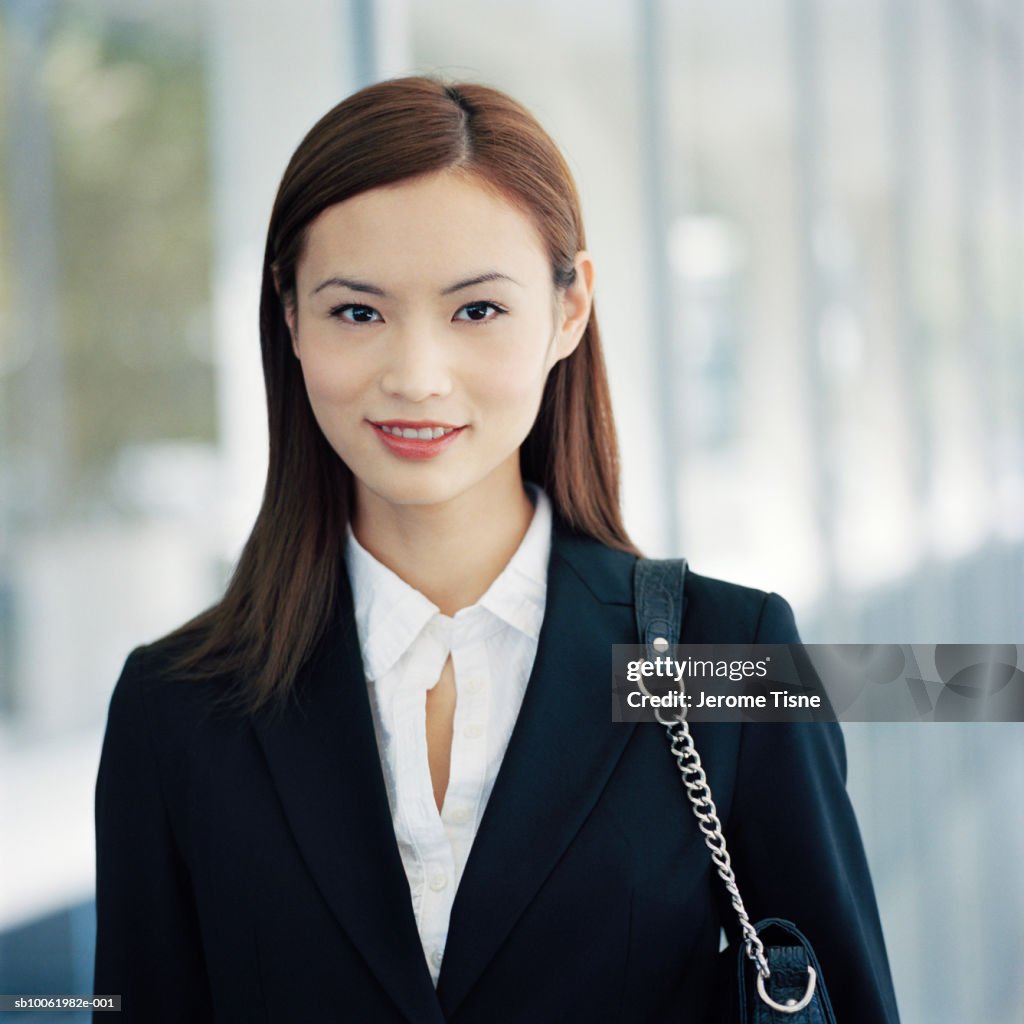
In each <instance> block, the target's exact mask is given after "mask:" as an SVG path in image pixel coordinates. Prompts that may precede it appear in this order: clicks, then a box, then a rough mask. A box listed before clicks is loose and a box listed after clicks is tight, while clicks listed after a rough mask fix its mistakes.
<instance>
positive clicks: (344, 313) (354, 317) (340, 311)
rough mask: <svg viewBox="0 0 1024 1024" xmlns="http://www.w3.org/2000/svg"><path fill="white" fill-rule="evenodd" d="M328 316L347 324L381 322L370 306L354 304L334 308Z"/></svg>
mask: <svg viewBox="0 0 1024 1024" xmlns="http://www.w3.org/2000/svg"><path fill="white" fill-rule="evenodd" d="M330 315H331V316H332V317H334V318H335V319H336V320H344V321H345V323H347V324H372V323H376V322H377V321H378V320H383V318H382V317H381V315H380V313H378V312H377V310H375V309H374V308H373V307H372V306H360V305H359V304H358V303H355V302H346V303H344V305H341V306H335V307H334V309H332V310H331V312H330Z"/></svg>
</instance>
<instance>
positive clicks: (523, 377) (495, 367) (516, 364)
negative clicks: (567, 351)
mask: <svg viewBox="0 0 1024 1024" xmlns="http://www.w3.org/2000/svg"><path fill="white" fill-rule="evenodd" d="M546 379H547V373H546V372H545V368H544V361H543V355H542V354H541V353H531V354H530V355H529V356H526V355H524V354H523V353H522V351H520V352H519V353H518V354H517V355H516V356H515V357H513V358H510V359H507V360H505V359H503V360H500V361H498V362H496V363H494V364H492V365H491V366H489V367H488V368H487V370H486V371H485V372H482V373H479V374H476V375H475V379H474V384H473V391H474V393H475V395H476V399H477V402H478V404H479V405H480V406H481V407H483V408H484V409H488V408H489V409H490V410H492V412H495V413H499V412H500V414H501V415H502V416H503V417H504V418H507V419H517V420H518V419H524V418H528V419H530V420H531V421H532V418H533V416H534V415H535V413H536V411H537V405H538V403H539V402H540V397H541V394H542V392H543V390H544V383H545V381H546ZM467 384H468V382H467Z"/></svg>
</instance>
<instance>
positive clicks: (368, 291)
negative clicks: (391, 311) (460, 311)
mask: <svg viewBox="0 0 1024 1024" xmlns="http://www.w3.org/2000/svg"><path fill="white" fill-rule="evenodd" d="M487 281H511V282H512V284H514V285H518V286H519V287H520V288H521V287H522V285H520V284H519V282H518V281H516V280H515V279H514V278H511V277H509V276H508V274H502V273H499V272H498V271H496V270H491V271H488V272H487V273H486V274H477V275H476V277H467V278H466V279H465V280H464V281H456V282H455V284H453V285H449V287H447V288H444V289H442V291H441V294H442V295H451V294H452V293H453V292H459V291H462V289H463V288H472V287H473V285H476V284H485V283H486V282H487ZM331 287H335V288H348V289H350V290H351V291H354V292H362V293H363V294H365V295H379V296H380V297H381V298H382V299H386V298H387V297H388V293H387V292H386V291H384V289H383V288H378V287H377V285H375V284H368V283H367V282H366V281H356V280H354V279H353V278H351V277H339V276H337V275H335V276H333V277H329V278H327V279H326V280H325V281H321V282H320V283H319V284H318V285H317V286H316V287H315V288H314V289H313V290H312V291H311V292H310V293H309V297H310V298H312V297H313V296H314V295H316V294H317V293H318V292H321V291H323V290H324V289H325V288H331Z"/></svg>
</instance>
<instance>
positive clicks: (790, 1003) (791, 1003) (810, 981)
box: [757, 964, 818, 1013]
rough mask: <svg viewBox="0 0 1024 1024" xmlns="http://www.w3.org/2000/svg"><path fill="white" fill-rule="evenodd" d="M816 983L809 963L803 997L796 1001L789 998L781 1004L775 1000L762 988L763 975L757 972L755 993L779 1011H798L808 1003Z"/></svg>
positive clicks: (812, 996)
mask: <svg viewBox="0 0 1024 1024" xmlns="http://www.w3.org/2000/svg"><path fill="white" fill-rule="evenodd" d="M817 983H818V975H817V974H815V972H814V968H813V967H811V965H810V964H808V965H807V991H806V992H805V993H804V997H803V999H801V1000H800V1002H799V1003H798V1002H797V1001H796V1000H795V999H789V1000H787V1002H786V1003H785V1005H783V1004H782V1003H777V1002H775V1000H774V999H772V997H771V996H770V995H768V993H767V992H765V990H764V976H763V975H761V974H759V975H758V976H757V994H758V995H759V996H760V997H761V998H762V999H763V1000H764V1001H765V1002H766V1003H767V1004H768V1005H769V1006H770V1007H771V1008H772V1009H773V1010H778V1011H779V1012H780V1013H799V1012H800V1011H801V1010H802V1009H803V1008H804V1007H805V1006H807V1005H808V1003H810V1001H811V1000H812V999H813V998H814V988H815V986H816V985H817Z"/></svg>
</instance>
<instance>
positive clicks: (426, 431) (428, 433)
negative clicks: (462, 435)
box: [380, 424, 456, 441]
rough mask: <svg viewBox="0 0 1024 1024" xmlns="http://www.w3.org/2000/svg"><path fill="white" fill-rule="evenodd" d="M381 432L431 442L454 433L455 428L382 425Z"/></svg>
mask: <svg viewBox="0 0 1024 1024" xmlns="http://www.w3.org/2000/svg"><path fill="white" fill-rule="evenodd" d="M380 429H381V430H383V431H384V433H385V434H391V435H392V436H393V437H404V438H409V439H410V440H415V441H431V440H434V439H435V438H438V437H444V435H445V434H450V433H452V431H453V430H455V429H456V428H455V427H420V428H419V429H417V428H416V427H388V426H385V425H384V424H381V428H380Z"/></svg>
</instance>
